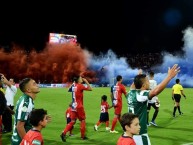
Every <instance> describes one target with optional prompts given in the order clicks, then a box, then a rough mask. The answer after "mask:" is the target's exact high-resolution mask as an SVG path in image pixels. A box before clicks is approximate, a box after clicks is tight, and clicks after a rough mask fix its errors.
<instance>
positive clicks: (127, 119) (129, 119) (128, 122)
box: [120, 113, 138, 131]
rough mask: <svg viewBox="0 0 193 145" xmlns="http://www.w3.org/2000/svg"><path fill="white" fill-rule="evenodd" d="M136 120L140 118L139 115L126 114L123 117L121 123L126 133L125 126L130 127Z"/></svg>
mask: <svg viewBox="0 0 193 145" xmlns="http://www.w3.org/2000/svg"><path fill="white" fill-rule="evenodd" d="M135 118H138V115H135V114H133V113H125V114H123V115H122V116H121V119H120V123H121V127H122V128H123V130H124V131H126V129H125V126H126V125H128V126H130V125H131V123H132V122H133V120H134V119H135Z"/></svg>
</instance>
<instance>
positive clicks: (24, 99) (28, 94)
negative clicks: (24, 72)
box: [11, 78, 40, 145]
mask: <svg viewBox="0 0 193 145" xmlns="http://www.w3.org/2000/svg"><path fill="white" fill-rule="evenodd" d="M19 88H20V90H21V91H22V92H23V95H22V96H21V97H20V98H19V100H18V101H17V104H16V111H15V117H14V126H13V135H12V138H11V144H12V145H19V144H20V142H21V140H22V138H23V137H24V136H25V134H26V132H27V131H28V130H30V129H31V128H32V125H31V124H30V122H29V117H28V115H29V113H30V112H31V111H32V109H33V108H34V102H33V100H34V99H35V98H36V94H37V93H39V92H40V89H39V86H38V84H37V83H36V82H35V81H34V80H33V79H31V78H25V79H23V80H22V81H21V82H20V84H19Z"/></svg>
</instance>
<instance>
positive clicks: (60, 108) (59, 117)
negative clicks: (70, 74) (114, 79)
mask: <svg viewBox="0 0 193 145" xmlns="http://www.w3.org/2000/svg"><path fill="white" fill-rule="evenodd" d="M127 90H129V88H127ZM184 92H185V94H186V96H187V99H186V100H185V99H184V98H183V97H182V99H181V110H182V112H183V113H184V115H182V116H179V115H178V116H177V117H176V118H172V111H173V101H172V99H171V88H167V89H165V90H164V91H163V92H162V93H161V94H160V95H159V100H160V103H161V106H160V112H159V114H158V117H157V119H156V123H157V124H158V125H159V126H158V127H153V126H150V127H149V128H148V134H149V136H150V140H151V143H152V145H182V144H185V143H190V142H193V139H192V135H193V133H192V131H193V127H192V123H193V107H192V102H193V98H192V96H191V95H192V94H193V91H192V89H191V88H185V89H184ZM103 94H106V95H108V96H110V95H109V94H110V88H93V91H87V92H86V91H85V92H84V95H85V96H84V106H85V111H86V117H87V118H86V130H87V131H86V134H87V137H89V140H84V141H83V140H80V129H79V127H80V123H79V121H77V123H76V124H75V128H74V134H75V136H73V137H68V138H67V142H66V143H63V142H62V141H61V139H60V137H59V135H60V134H61V132H62V130H63V129H64V127H65V125H66V120H65V116H64V114H65V110H66V108H67V107H68V104H69V102H70V101H71V93H69V92H67V88H41V92H40V93H39V94H38V95H37V98H36V99H35V108H44V109H46V110H48V114H50V115H51V117H52V122H50V123H49V124H48V125H47V126H46V128H44V129H43V130H42V134H43V137H44V142H45V145H61V144H67V145H81V144H82V145H116V142H117V140H118V138H119V136H120V135H121V134H122V129H121V126H120V124H119V123H117V125H116V128H115V129H116V130H118V131H119V132H120V133H119V134H110V133H109V132H106V131H105V125H101V126H100V127H99V131H97V132H95V131H94V130H93V126H94V124H95V123H96V122H97V121H98V119H99V114H100V97H101V96H102V95H103ZM20 95H21V92H20V91H19V90H18V93H17V96H16V98H15V101H17V99H18V97H19V96H20ZM108 102H109V103H110V98H108ZM123 102H124V104H123V111H122V112H123V113H124V112H127V103H126V99H125V98H123ZM153 111H154V110H153V108H152V110H151V111H150V119H151V117H152V114H153ZM113 112H114V110H113V109H110V110H109V115H110V125H111V121H112V118H113ZM177 114H178V113H177ZM10 137H11V133H10V134H3V138H2V141H3V145H10Z"/></svg>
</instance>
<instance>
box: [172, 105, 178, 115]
mask: <svg viewBox="0 0 193 145" xmlns="http://www.w3.org/2000/svg"><path fill="white" fill-rule="evenodd" d="M176 109H177V107H176V106H175V107H174V112H173V115H175V114H176Z"/></svg>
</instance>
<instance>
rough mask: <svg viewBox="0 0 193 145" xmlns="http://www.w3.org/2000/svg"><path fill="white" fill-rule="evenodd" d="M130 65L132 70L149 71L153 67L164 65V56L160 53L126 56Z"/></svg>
mask: <svg viewBox="0 0 193 145" xmlns="http://www.w3.org/2000/svg"><path fill="white" fill-rule="evenodd" d="M125 57H126V58H127V60H128V64H129V65H130V67H131V68H141V69H143V70H148V69H150V68H151V67H153V66H155V65H157V64H160V63H162V55H161V54H160V53H148V54H135V55H133V54H126V56H125Z"/></svg>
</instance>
